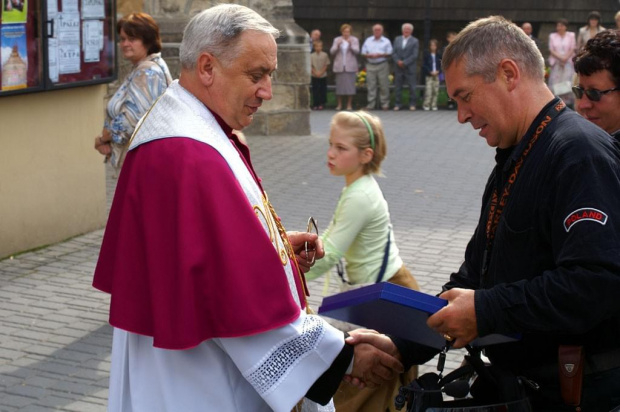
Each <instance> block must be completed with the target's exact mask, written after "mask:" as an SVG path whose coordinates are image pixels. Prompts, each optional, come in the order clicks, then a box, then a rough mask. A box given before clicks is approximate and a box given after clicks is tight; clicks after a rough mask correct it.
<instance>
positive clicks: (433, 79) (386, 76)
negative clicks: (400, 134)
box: [310, 11, 620, 111]
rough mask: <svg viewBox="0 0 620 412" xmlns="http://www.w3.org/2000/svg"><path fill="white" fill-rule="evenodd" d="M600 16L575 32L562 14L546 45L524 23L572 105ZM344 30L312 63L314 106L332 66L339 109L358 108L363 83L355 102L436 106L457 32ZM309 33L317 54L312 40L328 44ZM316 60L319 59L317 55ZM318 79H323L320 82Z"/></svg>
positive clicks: (322, 101)
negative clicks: (577, 64) (424, 35)
mask: <svg viewBox="0 0 620 412" xmlns="http://www.w3.org/2000/svg"><path fill="white" fill-rule="evenodd" d="M601 19H602V18H601V14H600V13H599V12H597V11H592V12H590V13H589V14H588V16H587V19H586V24H585V25H583V26H581V27H579V28H578V29H577V30H576V31H575V32H572V31H570V30H569V28H570V23H569V21H568V20H567V19H564V18H560V19H558V20H557V21H556V25H555V31H553V32H552V33H550V34H549V37H548V38H547V42H546V45H545V42H544V41H542V42H541V41H540V40H539V39H538V38H537V37H536V36H535V31H534V26H533V25H532V23H530V22H527V21H526V22H523V23H522V24H521V29H522V30H523V31H524V32H525V33H526V34H527V36H528V37H529V38H530V39H532V40H533V41H534V43H535V44H536V46H537V47H538V48H539V49H540V50H541V52H543V54H546V55H547V56H548V57H547V62H546V71H547V84H548V86H549V88H550V89H551V91H552V92H554V94H556V95H557V96H560V97H561V98H562V99H563V100H564V101H565V102H566V103H567V105H569V107H574V104H575V100H574V96H573V93H572V89H571V87H572V86H573V85H574V83H575V80H576V75H575V70H574V67H573V62H572V59H573V58H574V57H575V56H576V54H577V53H578V52H579V51H580V50H582V49H583V47H584V46H585V44H586V43H587V41H588V40H589V39H591V38H593V37H594V36H595V35H596V34H597V33H600V32H602V31H604V30H606V29H605V27H603V26H602V25H601ZM614 19H615V23H616V24H615V25H616V29H619V28H620V11H619V12H618V13H616V15H615V16H614ZM537 29H540V27H537ZM340 31H341V35H340V36H338V37H336V38H335V39H334V40H333V43H332V46H331V48H330V49H329V50H326V47H323V50H326V51H327V53H325V56H324V57H322V58H321V59H320V61H321V64H322V65H323V67H321V68H318V67H316V68H315V65H314V63H313V67H312V68H313V70H312V78H313V80H312V85H313V87H312V91H313V101H314V103H313V105H312V108H313V109H315V110H316V109H319V110H321V109H323V108H324V107H326V104H327V90H328V79H329V78H330V74H329V73H328V72H329V71H330V70H331V71H332V72H333V75H334V78H335V85H336V87H335V95H336V100H337V105H336V110H344V109H346V110H353V109H354V107H353V99H354V97H355V95H356V94H357V92H359V90H360V89H359V88H360V87H365V88H366V91H367V98H366V101H359V100H360V99H357V100H358V102H356V103H357V104H356V105H357V106H359V107H358V108H361V109H366V110H379V109H381V110H388V109H390V108H391V109H393V110H394V111H399V110H402V109H403V108H405V109H409V110H410V111H415V110H416V109H417V108H419V106H420V104H418V99H420V103H421V106H422V108H423V109H424V110H436V109H437V100H438V99H437V97H438V95H439V89H440V85H442V84H443V83H442V82H443V76H444V75H443V73H442V72H441V56H442V55H443V52H444V50H445V48H446V47H447V46H448V44H449V43H450V40H451V39H452V38H454V36H456V32H453V31H450V32H448V33H447V34H446V39H445V41H443V42H442V41H440V40H438V39H436V38H431V39H428V40H427V42H426V43H427V44H421V43H422V42H421V41H420V40H419V39H418V38H416V37H415V36H414V35H413V33H414V25H413V24H411V23H404V24H403V25H402V26H401V34H400V35H398V36H396V37H395V38H394V39H393V41H391V40H390V39H389V37H388V36H387V35H386V33H385V27H384V26H383V25H382V24H381V23H375V24H374V25H373V26H372V35H371V36H369V37H367V38H366V39H361V38H360V39H358V38H357V37H355V36H354V35H353V34H352V32H353V27H352V26H351V24H343V25H342V26H341V28H340ZM539 34H540V33H539ZM310 37H311V38H310V50H311V51H312V52H313V53H315V51H314V46H313V44H314V43H316V42H320V43H321V44H323V41H322V40H321V33H320V31H319V30H318V29H315V30H313V31H312V32H311V36H310ZM349 46H351V47H349ZM545 52H546V53H545ZM319 53H320V52H319ZM313 59H315V60H317V59H318V57H316V58H313ZM324 62H326V63H324ZM330 64H331V66H330ZM316 73H318V74H316ZM319 78H321V79H322V80H321V82H323V83H324V84H321V85H320V86H317V87H315V83H316V82H317V79H319ZM405 85H407V87H408V90H409V101H408V104H407V102H403V89H404V86H405ZM391 87H392V89H391ZM390 90H392V93H391V92H390ZM419 92H420V94H421V95H420V96H418V94H419ZM390 93H391V94H390ZM343 102H344V103H343ZM447 103H448V108H454V105H453V104H451V103H452V102H450V101H448V102H447Z"/></svg>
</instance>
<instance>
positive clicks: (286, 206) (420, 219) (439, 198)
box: [0, 111, 493, 412]
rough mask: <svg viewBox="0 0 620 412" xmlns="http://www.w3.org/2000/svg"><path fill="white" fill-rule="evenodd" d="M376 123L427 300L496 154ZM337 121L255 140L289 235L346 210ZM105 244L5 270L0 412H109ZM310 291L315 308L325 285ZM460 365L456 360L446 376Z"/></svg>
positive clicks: (18, 259)
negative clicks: (334, 149)
mask: <svg viewBox="0 0 620 412" xmlns="http://www.w3.org/2000/svg"><path fill="white" fill-rule="evenodd" d="M375 113H376V114H378V115H379V116H380V117H381V119H382V121H383V122H384V126H385V130H386V134H387V136H388V157H387V159H386V161H385V163H384V174H385V176H386V178H385V179H380V180H379V183H380V185H381V186H382V188H383V191H384V194H385V197H386V198H387V200H388V202H389V205H390V210H391V214H392V223H393V225H394V232H395V235H396V243H397V245H398V247H399V249H400V252H401V256H402V258H403V260H404V261H405V264H406V265H407V266H408V267H409V268H410V269H411V270H412V272H413V273H414V275H415V276H416V277H417V279H418V281H419V283H420V286H421V288H422V290H423V291H426V292H429V293H437V292H438V291H439V290H440V287H441V285H442V284H443V283H444V282H445V281H446V280H447V279H448V276H449V274H450V273H451V272H452V271H454V270H456V269H457V268H458V266H459V265H460V263H461V261H462V256H463V252H464V249H465V245H466V243H467V240H468V239H469V237H470V236H471V233H472V231H473V228H474V226H475V221H476V219H477V215H478V213H479V207H480V196H481V194H482V189H483V186H484V183H485V181H486V177H487V175H488V173H489V171H490V170H491V167H492V162H493V151H492V150H491V149H490V148H488V147H487V145H486V143H485V141H484V140H483V139H481V138H480V137H478V136H477V135H476V133H475V132H474V131H472V130H471V127H469V126H463V125H459V124H458V122H457V121H456V113H455V112H450V111H438V112H414V113H411V112H398V113H394V112H375ZM333 114H334V112H333V111H323V112H313V113H312V115H311V123H312V131H313V134H312V135H311V136H305V137H249V144H250V147H251V149H252V156H253V162H254V165H255V168H256V169H257V171H258V174H259V175H260V176H261V177H262V178H263V180H264V186H265V189H266V191H267V192H268V194H269V196H270V199H271V201H272V203H273V204H274V206H275V208H276V210H277V211H278V213H279V214H280V216H281V217H282V220H283V222H284V224H285V226H286V227H287V229H289V230H301V229H302V228H303V227H304V226H305V222H306V221H307V219H308V216H309V215H313V216H314V217H315V218H317V219H318V222H319V228H320V229H321V228H323V229H324V228H325V227H326V226H327V224H328V223H329V219H330V217H331V214H332V212H333V210H334V208H335V205H336V202H337V199H338V195H339V193H340V190H341V188H342V186H343V184H344V181H343V179H342V178H336V177H332V176H331V175H330V174H329V173H328V171H327V168H326V167H325V152H326V149H327V134H328V130H329V121H330V118H331V116H332V115H333ZM113 189H114V180H113V179H111V178H110V173H108V192H109V193H111V192H113ZM102 235H103V230H97V231H94V232H91V233H87V234H84V235H81V236H77V237H75V238H73V239H70V240H67V241H65V242H62V243H59V244H56V245H52V246H48V247H45V248H42V249H39V250H35V251H30V252H27V253H23V254H20V255H17V256H15V257H14V258H12V259H5V260H3V261H0V411H7V412H8V411H17V410H19V411H48V410H65V411H80V412H88V411H104V410H105V406H106V399H107V394H108V390H107V386H108V375H109V370H110V347H111V328H110V326H109V325H108V323H107V317H108V303H109V299H108V296H107V295H105V294H104V293H101V292H99V291H97V290H95V289H93V288H92V286H91V281H92V273H93V270H94V267H95V264H96V261H97V255H98V251H99V246H100V243H101V238H102ZM335 283H336V282H335V281H333V282H332V287H331V290H330V292H329V293H332V292H335V288H334V286H333V285H334V284H335ZM310 289H311V293H312V297H311V300H310V302H311V304H312V306H314V307H315V308H316V307H317V306H318V305H319V303H320V300H321V294H322V289H323V281H322V280H321V279H319V280H316V281H314V282H312V283H311V285H310ZM403 327H406V326H405V325H403ZM459 362H460V354H459V353H453V354H452V355H450V356H449V358H448V362H447V369H452V368H454V367H456V366H458V363H459ZM434 365H435V361H431V362H429V363H428V364H427V365H425V366H423V367H422V371H427V370H432V369H434Z"/></svg>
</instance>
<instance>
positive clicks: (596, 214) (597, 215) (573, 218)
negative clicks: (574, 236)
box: [564, 207, 607, 232]
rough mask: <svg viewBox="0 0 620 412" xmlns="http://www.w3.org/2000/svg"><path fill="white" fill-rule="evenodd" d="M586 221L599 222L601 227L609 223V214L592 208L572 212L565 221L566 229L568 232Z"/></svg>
mask: <svg viewBox="0 0 620 412" xmlns="http://www.w3.org/2000/svg"><path fill="white" fill-rule="evenodd" d="M584 220H591V221H594V222H598V223H600V224H601V225H604V224H606V223H607V213H605V212H602V211H600V210H598V209H594V208H591V207H584V208H582V209H577V210H575V211H574V212H571V213H569V214H568V216H566V219H564V229H565V230H566V231H567V232H568V231H569V230H570V228H571V227H573V226H574V225H575V224H576V223H578V222H582V221H584Z"/></svg>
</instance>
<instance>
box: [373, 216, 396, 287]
mask: <svg viewBox="0 0 620 412" xmlns="http://www.w3.org/2000/svg"><path fill="white" fill-rule="evenodd" d="M391 234H392V225H389V226H388V235H387V243H386V244H385V252H384V253H383V262H381V269H379V275H378V276H377V281H376V282H375V283H379V282H381V280H382V279H383V275H384V274H385V269H387V263H388V257H389V256H390V235H391Z"/></svg>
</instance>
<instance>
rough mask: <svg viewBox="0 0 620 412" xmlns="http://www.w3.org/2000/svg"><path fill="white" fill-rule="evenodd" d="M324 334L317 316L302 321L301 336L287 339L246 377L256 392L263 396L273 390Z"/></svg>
mask: <svg viewBox="0 0 620 412" xmlns="http://www.w3.org/2000/svg"><path fill="white" fill-rule="evenodd" d="M324 333H325V324H324V323H323V322H321V320H320V319H319V318H318V317H317V316H307V317H306V318H305V319H304V323H303V326H302V333H301V335H299V336H297V337H295V338H292V339H289V340H288V341H286V342H284V343H282V344H281V345H279V346H278V347H277V348H276V349H274V350H273V351H272V352H271V353H270V354H268V355H267V356H265V358H264V359H263V360H262V361H261V363H260V364H259V365H258V366H257V367H256V368H255V369H253V370H252V371H251V372H250V373H249V374H247V375H246V379H247V380H248V382H249V383H250V384H251V385H252V386H253V387H254V388H255V389H256V391H257V392H258V393H259V394H261V395H264V394H265V393H267V392H268V391H270V390H271V389H273V388H274V387H275V386H276V384H277V383H278V382H280V381H281V380H282V379H283V378H284V376H286V375H287V374H288V373H289V371H290V369H291V367H293V366H294V365H295V364H297V363H298V362H300V361H301V359H303V358H304V357H306V356H307V355H309V354H310V353H311V352H312V351H313V350H314V349H315V348H316V347H317V345H318V342H319V340H320V339H321V337H322V336H323V334H324Z"/></svg>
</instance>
